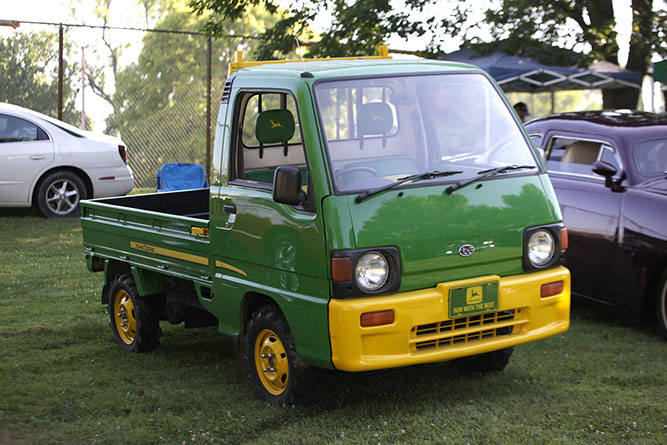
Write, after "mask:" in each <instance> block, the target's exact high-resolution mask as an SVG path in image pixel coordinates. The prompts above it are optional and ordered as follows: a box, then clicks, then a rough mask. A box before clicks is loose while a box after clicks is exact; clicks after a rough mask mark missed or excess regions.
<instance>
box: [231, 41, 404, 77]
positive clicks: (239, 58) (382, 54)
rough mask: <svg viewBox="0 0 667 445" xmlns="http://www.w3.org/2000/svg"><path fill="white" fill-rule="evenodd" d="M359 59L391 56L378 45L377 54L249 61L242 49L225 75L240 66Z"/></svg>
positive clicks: (383, 47) (387, 57) (385, 48)
mask: <svg viewBox="0 0 667 445" xmlns="http://www.w3.org/2000/svg"><path fill="white" fill-rule="evenodd" d="M359 59H364V60H379V59H391V56H390V55H389V49H388V48H387V46H386V45H381V46H380V55H379V56H356V57H327V58H319V59H286V60H260V61H249V62H244V61H243V51H236V62H232V63H230V64H229V72H228V73H227V77H229V76H230V75H231V74H232V73H233V72H234V71H236V70H239V69H241V68H248V67H253V66H260V65H269V64H277V63H289V62H301V61H302V60H303V61H304V62H326V61H329V60H359Z"/></svg>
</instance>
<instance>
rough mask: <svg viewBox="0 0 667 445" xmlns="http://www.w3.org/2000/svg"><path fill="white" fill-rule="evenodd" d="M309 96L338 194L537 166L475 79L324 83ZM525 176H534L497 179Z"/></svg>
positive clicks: (506, 112) (501, 105) (489, 89)
mask: <svg viewBox="0 0 667 445" xmlns="http://www.w3.org/2000/svg"><path fill="white" fill-rule="evenodd" d="M315 95H316V99H317V104H318V108H319V113H320V120H321V123H322V128H323V132H324V139H325V143H326V147H327V151H328V158H329V163H330V167H331V173H332V177H333V178H334V184H335V188H336V191H337V192H338V193H355V192H362V191H368V190H370V189H377V188H378V187H384V186H386V185H388V184H391V183H392V182H397V181H400V180H401V179H404V178H406V177H409V176H413V175H421V174H423V173H426V172H456V173H455V174H450V175H431V177H428V178H427V179H426V180H424V179H423V178H421V179H420V181H419V184H420V185H423V184H426V185H429V184H433V183H439V182H458V181H461V180H463V179H466V178H473V177H475V176H477V175H478V174H479V173H480V172H481V171H485V170H489V169H494V168H498V167H505V166H512V165H519V166H528V167H531V166H532V167H536V166H537V164H536V161H535V158H534V157H533V154H532V152H531V148H530V145H529V143H528V141H526V139H525V138H524V136H523V133H522V132H521V129H520V127H519V124H518V122H517V121H516V120H515V119H513V117H512V115H511V111H510V109H509V108H508V107H507V105H506V104H505V102H503V100H502V99H501V97H500V94H499V93H498V91H497V90H496V89H495V88H494V87H493V85H492V84H491V82H490V81H489V80H488V79H487V78H486V77H485V76H483V75H481V74H439V75H419V76H404V77H387V78H362V79H351V80H342V81H324V82H320V83H318V84H317V85H316V87H315ZM526 171H532V172H534V171H535V170H523V169H522V170H516V169H514V170H513V169H506V170H503V171H502V174H503V175H504V174H520V173H523V174H525V173H526ZM493 177H497V175H496V176H493ZM397 185H398V184H397Z"/></svg>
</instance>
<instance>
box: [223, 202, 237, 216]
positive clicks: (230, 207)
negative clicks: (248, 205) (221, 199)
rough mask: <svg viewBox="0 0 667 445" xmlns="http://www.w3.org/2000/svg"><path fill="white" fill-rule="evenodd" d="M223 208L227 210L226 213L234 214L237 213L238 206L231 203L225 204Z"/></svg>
mask: <svg viewBox="0 0 667 445" xmlns="http://www.w3.org/2000/svg"><path fill="white" fill-rule="evenodd" d="M222 209H223V210H224V211H225V213H231V214H232V215H235V214H236V206H235V205H229V204H225V205H224V206H223V207H222Z"/></svg>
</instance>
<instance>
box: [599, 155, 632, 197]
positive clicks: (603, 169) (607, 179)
mask: <svg viewBox="0 0 667 445" xmlns="http://www.w3.org/2000/svg"><path fill="white" fill-rule="evenodd" d="M593 173H595V174H597V175H600V176H603V177H604V185H605V187H608V188H610V189H611V191H612V192H622V191H623V190H624V189H623V187H621V181H622V180H623V179H624V178H625V175H623V176H621V177H620V178H619V180H618V181H614V179H613V177H614V176H615V175H616V173H618V170H617V169H616V167H614V166H613V165H611V164H610V163H608V162H604V161H595V162H594V163H593Z"/></svg>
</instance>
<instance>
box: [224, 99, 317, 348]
mask: <svg viewBox="0 0 667 445" xmlns="http://www.w3.org/2000/svg"><path fill="white" fill-rule="evenodd" d="M231 106H232V107H233V108H232V110H230V111H231V112H232V113H233V114H234V116H233V119H231V137H230V141H229V144H230V150H229V157H228V162H229V165H228V167H226V166H224V165H223V170H225V169H228V171H229V174H228V177H229V180H228V183H227V184H224V181H223V186H222V187H221V188H220V195H219V198H217V199H218V201H219V204H218V205H217V206H216V207H217V208H218V209H219V210H218V213H219V214H217V215H216V216H215V218H216V221H215V222H214V223H215V226H216V231H217V233H216V234H215V238H213V240H214V242H215V243H216V246H214V249H213V250H214V252H216V253H214V263H215V267H216V275H215V276H216V280H220V279H222V282H223V284H222V288H223V292H226V293H227V294H229V293H232V292H235V290H239V289H240V288H242V287H244V286H249V287H252V286H256V285H260V286H261V287H262V288H263V289H262V290H261V291H262V293H265V294H267V295H275V294H276V293H278V294H281V295H284V296H285V298H286V299H290V298H292V299H293V300H294V303H296V304H294V305H292V304H290V305H289V306H290V307H298V306H299V304H298V303H299V300H300V298H299V297H298V295H304V298H306V297H305V296H309V297H307V298H311V297H313V296H317V295H319V296H320V298H321V299H322V305H323V306H322V307H323V308H324V309H323V310H324V313H326V301H327V300H328V282H327V281H326V277H327V264H328V259H327V258H326V254H325V252H326V250H325V246H324V231H323V227H322V221H321V217H318V214H317V211H316V209H315V207H316V206H315V198H314V193H313V190H312V187H310V188H309V186H308V184H309V168H308V161H307V159H306V155H305V150H304V144H303V141H302V131H301V128H300V122H299V117H298V112H297V107H296V101H295V100H294V98H293V96H292V95H291V94H289V93H288V92H286V91H279V90H273V91H258V90H256V89H253V90H248V91H243V90H240V91H239V92H238V93H237V94H236V95H235V99H234V104H233V105H231ZM226 160H227V157H226V156H223V161H222V163H223V164H224V163H225V161H226ZM278 166H292V167H297V168H299V169H300V170H301V178H302V189H303V190H304V192H305V194H306V196H307V200H306V202H304V203H303V204H301V205H297V206H291V205H287V204H280V203H277V202H275V201H274V200H273V176H274V171H275V169H276V167H278ZM212 218H213V215H212ZM260 283H261V284H260ZM241 292H248V291H247V290H246V291H242V290H241ZM254 292H259V290H257V289H255V290H254ZM302 303H303V304H304V305H307V303H305V301H302ZM305 307H306V306H302V307H301V309H304V308H305ZM286 316H287V314H286ZM236 319H238V316H236ZM288 319H289V317H288ZM222 324H224V321H223V323H222ZM223 329H224V327H223ZM294 334H295V336H296V334H297V333H296V332H294Z"/></svg>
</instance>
